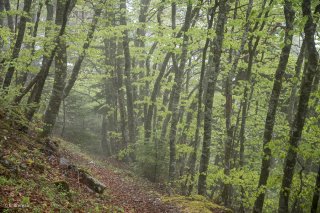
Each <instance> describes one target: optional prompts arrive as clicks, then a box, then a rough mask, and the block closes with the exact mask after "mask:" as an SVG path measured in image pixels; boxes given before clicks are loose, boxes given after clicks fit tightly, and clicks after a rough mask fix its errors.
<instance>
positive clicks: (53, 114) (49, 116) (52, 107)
mask: <svg viewBox="0 0 320 213" xmlns="http://www.w3.org/2000/svg"><path fill="white" fill-rule="evenodd" d="M58 7H59V6H58ZM99 7H100V5H98V8H99ZM61 8H63V6H61ZM70 9H71V8H70ZM100 15H101V9H96V10H95V13H94V18H93V20H92V24H91V28H90V29H89V31H88V34H87V38H86V41H85V43H84V45H83V47H82V52H81V53H80V55H79V57H78V59H77V61H76V63H75V65H74V67H73V70H72V73H71V77H70V79H69V81H68V84H67V86H66V87H65V78H66V75H67V47H66V42H65V41H64V40H60V43H59V47H58V49H57V55H56V59H55V69H56V70H55V75H54V82H53V88H52V92H51V96H50V99H49V103H48V106H47V109H46V111H45V114H44V117H43V121H44V123H45V124H44V127H43V132H42V136H43V137H47V136H49V135H50V134H51V132H52V129H53V126H54V124H55V122H56V118H57V117H58V114H59V109H60V105H61V101H62V99H63V98H65V97H66V96H67V95H68V94H69V92H70V90H71V89H72V87H73V85H74V83H75V81H76V79H77V76H78V74H79V72H80V68H81V64H82V61H83V59H84V57H85V55H86V50H87V49H88V48H89V45H90V43H91V40H92V38H93V34H94V31H95V28H96V25H97V23H98V18H99V17H100ZM62 21H63V20H62V19H61V18H59V19H57V20H56V24H57V25H58V26H61V25H62Z"/></svg>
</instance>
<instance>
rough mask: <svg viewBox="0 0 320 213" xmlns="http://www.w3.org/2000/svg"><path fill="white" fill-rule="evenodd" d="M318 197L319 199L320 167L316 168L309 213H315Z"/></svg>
mask: <svg viewBox="0 0 320 213" xmlns="http://www.w3.org/2000/svg"><path fill="white" fill-rule="evenodd" d="M319 197H320V166H319V168H318V174H317V178H316V184H315V187H314V192H313V198H312V206H311V213H317V209H318V203H319Z"/></svg>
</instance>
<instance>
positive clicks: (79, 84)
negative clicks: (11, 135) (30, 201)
mask: <svg viewBox="0 0 320 213" xmlns="http://www.w3.org/2000/svg"><path fill="white" fill-rule="evenodd" d="M319 16H320V4H319V1H316V0H20V1H19V0H0V26H1V28H0V51H1V54H0V82H1V88H0V110H1V111H3V112H5V113H6V115H7V116H8V117H9V118H10V119H11V120H12V123H14V125H15V127H16V128H17V129H19V130H20V131H23V132H29V133H30V132H36V134H37V136H38V137H40V138H47V137H51V136H56V137H62V138H65V139H67V140H69V141H71V142H73V143H76V144H78V145H80V146H81V147H83V148H84V149H86V150H88V151H90V152H92V153H95V154H97V155H101V156H104V157H116V158H118V159H119V160H121V161H124V162H126V163H127V164H130V165H132V166H133V168H134V171H135V172H136V173H137V174H139V175H141V176H143V177H145V178H147V179H149V180H150V181H152V182H157V183H165V184H166V186H167V188H168V191H169V193H170V194H171V193H172V194H180V195H185V196H190V195H195V194H199V195H202V196H205V197H207V198H209V199H211V200H214V201H215V202H216V203H221V204H222V205H224V206H225V207H227V208H230V209H233V210H234V211H235V212H251V211H252V212H262V211H263V212H276V211H278V212H281V213H284V212H295V213H296V212H297V213H298V212H310V211H311V212H314V213H315V212H319V208H318V204H319V202H320V201H319V196H320V140H319V138H320V128H319V127H320V117H319V113H320V107H319V106H320V104H319V98H320V89H319V78H320V66H319V65H318V63H319V47H320V46H319V45H320V37H319V26H318V25H319V24H318V23H319Z"/></svg>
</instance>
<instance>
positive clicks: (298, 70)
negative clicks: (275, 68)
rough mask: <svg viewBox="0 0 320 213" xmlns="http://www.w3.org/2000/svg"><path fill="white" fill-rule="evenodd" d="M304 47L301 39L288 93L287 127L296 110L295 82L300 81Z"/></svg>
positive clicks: (304, 43) (296, 88) (296, 87)
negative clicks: (292, 80)
mask: <svg viewBox="0 0 320 213" xmlns="http://www.w3.org/2000/svg"><path fill="white" fill-rule="evenodd" d="M305 46H306V42H305V41H304V39H303V42H302V45H301V48H300V52H299V55H298V58H297V61H296V65H295V68H294V70H295V74H294V79H295V80H294V82H293V85H292V88H291V93H290V98H289V107H288V122H289V125H291V124H292V122H293V116H294V111H295V109H296V105H297V97H296V96H297V90H298V85H297V83H298V82H297V81H298V80H299V79H300V74H301V69H302V64H303V58H304V55H305Z"/></svg>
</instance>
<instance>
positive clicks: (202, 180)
mask: <svg viewBox="0 0 320 213" xmlns="http://www.w3.org/2000/svg"><path fill="white" fill-rule="evenodd" d="M227 12H228V0H221V1H220V2H219V15H218V20H217V26H216V31H215V32H216V37H215V39H214V41H213V64H214V66H213V67H212V68H211V69H212V71H211V72H210V76H209V80H208V86H207V92H206V98H205V99H206V102H205V109H204V136H203V145H202V152H201V160H200V168H199V173H200V175H199V180H198V194H200V195H206V194H207V183H206V180H207V170H208V164H209V159H210V144H211V129H212V127H211V126H212V106H213V96H214V91H215V85H216V80H217V77H218V74H219V72H220V58H221V54H222V44H223V39H224V26H225V23H226V22H227Z"/></svg>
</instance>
